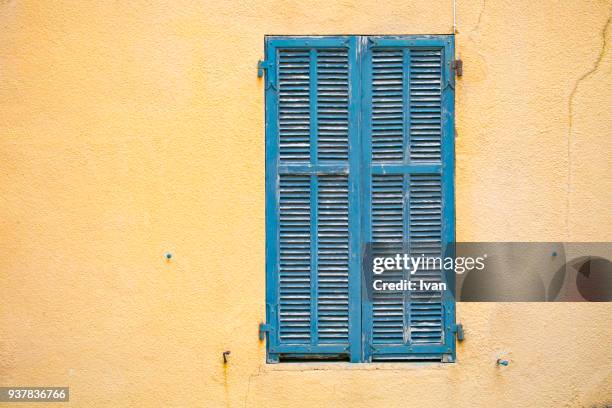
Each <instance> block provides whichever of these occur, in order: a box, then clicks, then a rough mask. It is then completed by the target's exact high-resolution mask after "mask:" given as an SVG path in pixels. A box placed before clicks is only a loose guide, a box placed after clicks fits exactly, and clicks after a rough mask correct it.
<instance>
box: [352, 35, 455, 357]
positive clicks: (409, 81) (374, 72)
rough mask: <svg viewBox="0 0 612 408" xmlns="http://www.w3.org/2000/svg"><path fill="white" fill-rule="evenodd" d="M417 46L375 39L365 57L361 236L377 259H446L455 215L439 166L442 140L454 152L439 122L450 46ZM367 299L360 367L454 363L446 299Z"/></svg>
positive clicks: (399, 274) (425, 295) (435, 295)
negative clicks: (376, 362) (389, 362)
mask: <svg viewBox="0 0 612 408" xmlns="http://www.w3.org/2000/svg"><path fill="white" fill-rule="evenodd" d="M422 43H423V44H424V46H415V45H414V44H415V41H408V40H401V39H399V40H395V39H391V40H390V39H381V40H379V39H378V38H376V39H374V40H373V41H370V43H369V46H368V50H367V52H366V68H365V81H366V85H365V89H366V95H365V99H366V110H365V121H364V123H365V129H364V136H365V140H364V143H365V145H366V146H370V148H369V150H368V149H366V157H365V161H366V172H365V173H366V174H365V184H366V191H365V194H366V197H365V211H366V217H365V224H366V225H365V232H366V240H368V241H369V242H370V243H371V245H372V250H373V251H374V252H375V253H376V255H377V256H389V255H393V254H396V253H408V254H409V255H410V256H413V257H419V256H424V257H434V258H444V256H445V254H446V250H447V245H448V244H450V242H449V237H451V236H452V233H451V232H450V231H448V229H449V228H452V227H453V225H454V224H453V222H454V221H453V216H454V212H453V210H452V208H447V207H450V206H452V201H451V198H452V186H449V185H448V181H449V180H450V182H451V183H452V169H450V168H448V167H445V164H446V163H445V157H444V153H445V151H444V149H443V147H446V148H448V146H443V142H444V141H446V142H447V143H449V144H450V146H451V148H452V140H450V141H449V140H448V139H449V138H452V135H449V134H448V126H446V125H447V121H448V117H447V116H445V115H447V114H448V110H447V111H445V103H447V102H448V101H447V100H446V98H448V95H449V94H448V93H447V94H446V95H445V93H444V92H445V89H444V85H445V81H449V80H450V78H449V75H448V74H447V73H445V70H447V69H446V68H445V54H444V52H445V51H444V50H449V49H450V47H448V48H447V47H446V44H440V43H441V42H440V41H437V42H436V41H428V40H423V41H422ZM434 43H435V44H434ZM447 52H448V51H447ZM446 60H449V59H448V58H447V59H446ZM451 95H452V94H451ZM447 108H448V107H447ZM451 154H452V152H451ZM451 165H452V162H451ZM444 171H447V172H449V176H451V178H448V177H447V178H445V177H444ZM447 202H451V204H445V203H447ZM383 276H384V280H385V281H387V282H397V281H400V280H402V279H411V280H413V281H415V280H416V281H418V280H423V281H425V282H428V283H432V282H436V283H441V282H447V278H446V276H445V273H444V272H443V271H442V270H441V269H437V270H435V269H427V270H424V269H421V270H420V271H419V272H417V273H416V274H415V275H410V273H409V272H404V271H386V272H384V275H383ZM447 283H448V282H447ZM371 293H372V296H371V298H368V299H366V301H365V304H364V309H363V310H364V322H365V323H364V330H365V333H366V336H365V338H366V344H365V345H364V347H365V350H364V354H365V358H366V360H402V359H436V360H440V359H444V360H448V359H449V356H452V355H453V353H454V343H453V344H451V341H450V339H451V338H452V336H450V333H451V331H452V327H453V325H454V308H453V305H452V304H451V300H450V299H449V298H447V297H446V294H445V293H443V292H434V291H430V292H418V291H413V292H410V291H395V292H392V291H373V292H371Z"/></svg>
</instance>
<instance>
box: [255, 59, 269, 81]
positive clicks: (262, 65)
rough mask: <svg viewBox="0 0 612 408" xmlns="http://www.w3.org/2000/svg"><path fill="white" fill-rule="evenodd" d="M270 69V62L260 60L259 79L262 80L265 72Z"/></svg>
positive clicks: (258, 67) (258, 66) (258, 65)
mask: <svg viewBox="0 0 612 408" xmlns="http://www.w3.org/2000/svg"><path fill="white" fill-rule="evenodd" d="M268 68H270V62H269V61H263V60H259V61H258V62H257V77H258V78H261V77H262V76H263V75H264V70H268Z"/></svg>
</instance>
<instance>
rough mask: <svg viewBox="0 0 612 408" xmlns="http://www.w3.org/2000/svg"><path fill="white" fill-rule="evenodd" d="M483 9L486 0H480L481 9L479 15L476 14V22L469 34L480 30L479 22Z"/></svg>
mask: <svg viewBox="0 0 612 408" xmlns="http://www.w3.org/2000/svg"><path fill="white" fill-rule="evenodd" d="M485 7H487V0H482V7H481V8H480V13H479V14H478V20H477V21H476V25H475V26H474V28H472V31H471V32H474V31H478V30H479V29H480V21H481V20H482V15H483V14H484V11H485Z"/></svg>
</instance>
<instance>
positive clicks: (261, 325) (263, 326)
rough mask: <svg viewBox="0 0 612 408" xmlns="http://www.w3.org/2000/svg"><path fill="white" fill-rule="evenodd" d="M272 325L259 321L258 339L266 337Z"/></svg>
mask: <svg viewBox="0 0 612 408" xmlns="http://www.w3.org/2000/svg"><path fill="white" fill-rule="evenodd" d="M271 329H272V326H270V325H269V324H265V323H259V340H264V339H265V338H266V333H270V330H271Z"/></svg>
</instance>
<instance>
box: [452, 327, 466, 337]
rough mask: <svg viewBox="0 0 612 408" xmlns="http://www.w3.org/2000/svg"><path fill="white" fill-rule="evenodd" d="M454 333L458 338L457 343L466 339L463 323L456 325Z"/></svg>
mask: <svg viewBox="0 0 612 408" xmlns="http://www.w3.org/2000/svg"><path fill="white" fill-rule="evenodd" d="M453 332H454V333H455V335H456V336H457V341H463V340H464V339H465V332H464V331H463V325H462V324H461V323H459V324H456V325H455V327H454V328H453Z"/></svg>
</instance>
